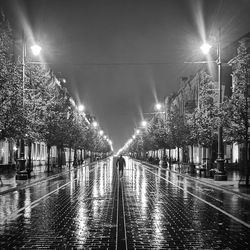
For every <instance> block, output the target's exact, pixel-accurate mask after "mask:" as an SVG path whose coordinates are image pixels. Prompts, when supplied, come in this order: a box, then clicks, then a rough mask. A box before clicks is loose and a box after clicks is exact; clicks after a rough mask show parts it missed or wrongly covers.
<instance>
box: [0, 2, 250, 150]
mask: <svg viewBox="0 0 250 250" xmlns="http://www.w3.org/2000/svg"><path fill="white" fill-rule="evenodd" d="M1 3H3V4H5V8H6V12H7V17H8V18H9V19H10V22H11V24H12V26H13V27H14V29H15V30H16V31H17V34H18V31H20V29H21V27H22V26H27V27H30V28H31V29H32V32H33V36H34V37H36V39H37V40H39V41H40V43H41V44H42V46H43V53H44V57H45V58H46V61H47V62H49V63H51V68H52V69H53V70H54V72H55V73H56V74H58V75H59V76H60V77H65V78H66V79H67V83H66V86H67V88H68V90H69V91H70V93H71V95H72V96H73V97H74V98H75V99H76V100H77V101H78V102H79V103H83V104H84V105H85V107H86V111H87V112H90V113H91V114H92V115H94V116H96V118H97V120H98V122H99V124H100V125H101V127H102V129H103V130H104V132H105V133H106V134H107V135H108V136H109V137H110V139H111V140H112V141H113V146H114V150H115V151H116V150H118V149H119V148H120V147H122V146H123V144H124V143H125V142H126V141H127V140H128V139H129V138H130V137H131V136H132V134H133V133H134V129H135V128H136V127H137V126H139V123H140V121H141V120H142V117H143V113H145V112H152V111H153V106H154V103H155V102H156V101H157V100H158V101H163V100H164V97H166V96H168V95H170V94H171V93H172V92H174V91H177V90H178V89H179V79H180V77H182V76H190V75H191V74H192V73H193V72H194V71H195V70H196V69H197V66H195V65H193V64H192V65H191V64H185V63H184V62H185V61H193V60H196V59H197V58H199V53H200V52H199V46H200V45H201V43H202V40H204V39H205V37H209V36H212V35H216V34H217V33H216V32H217V31H218V27H221V38H222V41H221V42H222V46H226V45H228V44H229V43H231V42H233V41H235V40H236V39H237V38H239V37H240V36H242V35H244V34H245V33H247V32H250V14H249V13H250V1H249V0H224V1H219V0H207V1H201V0H200V1H197V0H196V1H194V0H190V1H188V0H162V1H160V0H151V1H147V0H126V1H125V0H124V1H121V0H120V1H119V0H113V1H106V0H99V1H97V0H78V1H77V0H67V1H64V0H40V1H39V0H29V1H25V0H23V1H20V0H19V1H17V0H15V1H14V0H8V1H7V0H6V1H1Z"/></svg>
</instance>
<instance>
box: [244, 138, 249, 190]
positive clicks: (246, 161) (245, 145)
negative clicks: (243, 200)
mask: <svg viewBox="0 0 250 250" xmlns="http://www.w3.org/2000/svg"><path fill="white" fill-rule="evenodd" d="M244 149H245V152H244V166H245V167H244V168H245V175H246V186H249V166H248V159H247V158H248V157H247V156H248V143H247V140H245V142H244Z"/></svg>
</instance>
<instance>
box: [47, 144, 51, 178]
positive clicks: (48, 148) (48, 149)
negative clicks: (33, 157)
mask: <svg viewBox="0 0 250 250" xmlns="http://www.w3.org/2000/svg"><path fill="white" fill-rule="evenodd" d="M50 149H51V146H49V145H47V154H48V163H47V164H48V169H47V171H48V173H49V172H50Z"/></svg>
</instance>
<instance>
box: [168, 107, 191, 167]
mask: <svg viewBox="0 0 250 250" xmlns="http://www.w3.org/2000/svg"><path fill="white" fill-rule="evenodd" d="M168 117H169V119H168V127H169V133H170V134H171V140H172V144H173V145H174V146H175V147H177V148H178V159H177V161H178V162H179V160H180V159H179V157H180V156H179V148H183V147H184V146H185V145H187V138H188V136H189V127H188V125H187V122H186V119H185V116H184V115H183V114H182V113H181V112H180V109H179V108H178V107H174V108H173V109H172V110H171V111H170V112H169V116H168Z"/></svg>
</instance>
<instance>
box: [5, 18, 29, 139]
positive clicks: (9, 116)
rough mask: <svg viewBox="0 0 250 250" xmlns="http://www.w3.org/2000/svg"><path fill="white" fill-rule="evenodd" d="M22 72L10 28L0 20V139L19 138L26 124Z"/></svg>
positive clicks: (6, 22)
mask: <svg viewBox="0 0 250 250" xmlns="http://www.w3.org/2000/svg"><path fill="white" fill-rule="evenodd" d="M21 77H22V74H21V71H20V68H19V67H17V66H16V64H15V62H14V50H13V37H12V30H11V29H10V27H9V24H8V21H7V20H5V19H3V21H1V22H0V106H1V109H0V131H1V134H0V139H2V138H19V137H20V136H21V135H22V134H23V133H25V131H24V128H25V126H26V124H27V120H26V119H25V116H24V115H23V114H24V110H23V105H22V85H21V83H22V78H21Z"/></svg>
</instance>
